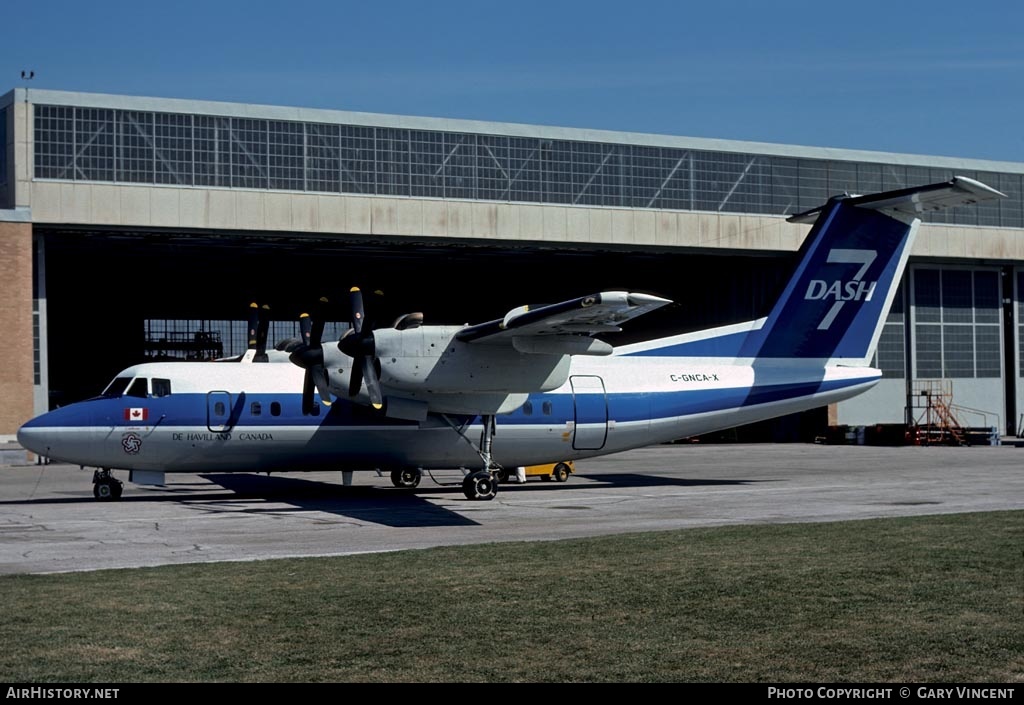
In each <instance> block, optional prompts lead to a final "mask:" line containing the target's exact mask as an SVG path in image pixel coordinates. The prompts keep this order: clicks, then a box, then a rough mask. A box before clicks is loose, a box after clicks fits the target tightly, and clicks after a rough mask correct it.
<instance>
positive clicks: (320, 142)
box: [306, 124, 340, 193]
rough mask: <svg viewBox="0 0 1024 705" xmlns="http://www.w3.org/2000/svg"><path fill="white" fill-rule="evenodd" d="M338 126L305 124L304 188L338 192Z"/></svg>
mask: <svg viewBox="0 0 1024 705" xmlns="http://www.w3.org/2000/svg"><path fill="white" fill-rule="evenodd" d="M338 145H339V142H338V126H337V125H316V124H309V125H306V189H307V190H309V191H326V192H328V193H338V191H339V189H340V186H339V165H338V150H339V146H338Z"/></svg>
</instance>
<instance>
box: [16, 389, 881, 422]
mask: <svg viewBox="0 0 1024 705" xmlns="http://www.w3.org/2000/svg"><path fill="white" fill-rule="evenodd" d="M873 379H874V378H863V379H843V380H834V381H804V382H797V383H788V384H765V385H756V386H754V387H731V388H713V389H696V390H676V391H652V392H632V393H610V394H608V395H607V404H608V418H609V419H614V420H615V421H617V422H619V423H628V422H631V421H648V420H652V421H654V420H658V419H668V418H676V417H680V416H688V415H692V414H702V413H710V412H716V411H722V410H725V409H735V408H744V407H750V406H755V405H758V404H766V403H771V402H777V401H784V400H787V399H795V398H798V397H805V396H810V395H813V394H817V393H821V392H830V391H835V390H839V389H842V388H845V387H851V386H855V385H858V384H863V383H866V382H869V381H873ZM214 403H216V402H213V401H211V400H210V399H208V397H207V395H205V394H174V395H171V396H167V397H160V398H149V399H140V398H136V397H122V398H110V399H93V400H89V401H85V402H80V403H78V404H74V405H71V406H68V407H64V408H62V409H58V410H55V411H53V412H50V413H48V414H44V415H43V416H39V417H37V418H35V419H33V420H31V421H29V422H28V423H26V424H25V427H26V428H62V427H63V428H72V427H79V428H80V427H85V426H111V427H120V426H162V427H187V428H195V427H200V426H207V425H210V426H212V427H216V426H221V425H223V426H228V427H232V426H245V427H247V428H261V427H262V428H268V429H272V428H275V427H283V426H292V427H294V426H309V427H330V428H344V427H350V426H359V427H366V426H385V427H398V426H413V427H415V426H416V423H415V422H412V421H402V420H398V419H391V418H388V417H386V416H384V415H382V414H380V413H378V412H374V411H372V410H370V409H368V408H366V407H364V406H361V405H359V404H354V403H352V402H349V401H346V400H340V399H339V400H337V401H335V402H334V404H332V405H331V406H330V407H329V410H328V409H326V407H325V406H324V405H321V407H320V408H321V414H320V415H319V416H303V415H302V413H301V395H300V394H247V393H242V394H234V395H232V402H231V406H232V408H231V409H230V411H229V413H228V415H226V416H223V417H216V416H214V417H210V416H208V407H209V406H210V405H211V404H214ZM274 404H279V405H280V410H281V412H280V414H279V415H276V416H275V415H273V414H272V413H271V407H272V405H274ZM257 406H258V408H259V414H254V413H253V411H254V410H255V408H256V407H257ZM130 408H145V409H146V414H147V417H146V419H145V421H141V422H129V421H126V420H125V410H126V409H130ZM526 408H531V412H530V413H526ZM325 410H326V411H325ZM544 411H548V413H544ZM574 416H575V407H574V404H573V397H572V395H571V394H553V393H549V394H534V395H531V396H530V404H528V405H525V406H524V407H521V408H520V409H518V410H516V411H515V412H513V413H511V414H502V415H500V416H498V417H497V420H498V424H499V425H532V424H538V423H542V424H551V423H564V422H565V421H573V420H576V419H575V418H574Z"/></svg>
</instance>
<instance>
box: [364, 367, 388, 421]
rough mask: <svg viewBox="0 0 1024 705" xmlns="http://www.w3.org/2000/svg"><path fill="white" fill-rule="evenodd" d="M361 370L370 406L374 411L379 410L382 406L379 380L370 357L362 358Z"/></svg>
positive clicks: (382, 398)
mask: <svg viewBox="0 0 1024 705" xmlns="http://www.w3.org/2000/svg"><path fill="white" fill-rule="evenodd" d="M362 370H363V378H364V379H365V380H366V391H367V393H368V394H369V395H370V404H371V405H372V406H373V408H374V409H380V408H381V407H382V406H384V397H383V396H381V393H380V380H379V379H377V370H376V369H374V366H373V358H372V357H369V356H365V357H363V364H362Z"/></svg>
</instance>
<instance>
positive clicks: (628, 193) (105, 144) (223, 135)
mask: <svg viewBox="0 0 1024 705" xmlns="http://www.w3.org/2000/svg"><path fill="white" fill-rule="evenodd" d="M0 124H2V115H0ZM0 129H2V128H0ZM4 137H5V136H4V135H3V134H2V133H0V163H2V162H3V161H4V159H3V152H4V150H5V149H8V148H7V147H6V143H7V140H9V139H10V135H6V139H5V138H4ZM34 144H35V160H34V165H35V177H36V178H40V179H67V180H79V181H119V182H129V183H157V184H171V185H178V186H191V185H193V184H196V185H201V186H218V187H240V188H273V189H287V190H296V191H321V192H329V193H338V192H339V191H340V192H342V193H364V194H373V193H376V194H381V195H402V196H408V195H420V196H425V197H443V198H459V199H482V200H498V201H504V200H507V201H518V202H533V203H538V202H546V203H572V204H587V205H596V206H631V207H634V208H669V209H681V210H707V211H720V212H743V213H771V214H789V213H793V212H795V211H799V210H803V209H807V208H814V207H817V206H820V205H821V204H822V203H824V202H825V201H826V200H827V198H828V197H829V196H832V195H835V194H837V193H841V192H843V191H851V192H857V193H872V192H875V191H878V190H885V189H896V188H902V187H906V186H912V185H915V184H926V183H934V182H937V181H944V180H946V179H948V178H949V177H950V176H951V175H952V172H951V171H950V170H948V169H939V168H932V167H925V166H907V165H894V164H884V163H879V162H874V163H872V162H856V161H848V160H836V159H824V158H802V159H796V158H788V157H779V156H772V155H766V154H756V153H739V152H720V151H711V150H697V149H682V148H679V147H678V146H674V147H673V146H668V145H666V146H655V145H637V144H626V143H614V142H607V141H604V142H597V141H589V140H554V139H547V138H540V137H536V136H534V137H513V136H505V135H486V134H477V133H473V132H468V133H460V132H448V131H440V130H408V129H401V128H395V127H387V126H381V127H372V126H356V125H337V124H334V125H329V124H317V123H303V122H291V121H280V120H270V119H258V118H250V117H227V116H215V115H191V114H175V113H160V112H155V111H139V110H119V109H109V108H96V107H72V106H54V105H36V106H35V135H34ZM7 157H8V158H10V154H9V153H8V154H7ZM959 173H960V174H962V175H963V176H968V177H971V178H978V179H979V180H981V181H983V182H985V183H988V184H989V185H991V186H993V187H994V188H997V189H999V190H1000V191H1002V192H1004V193H1006V194H1008V196H1009V198H1007V199H1005V200H1002V201H998V202H991V203H983V204H978V205H976V206H970V207H961V208H953V209H949V210H944V211H937V212H933V213H928V214H926V216H925V218H924V220H925V221H927V222H937V223H960V224H968V225H991V226H1003V227H1021V224H1022V223H1024V200H1022V191H1024V186H1022V181H1021V175H1020V174H1013V173H1010V174H1007V173H993V172H973V171H970V170H967V171H963V170H961V171H960V172H959ZM5 175H6V174H5V172H4V170H3V169H0V183H3V178H4V176H5Z"/></svg>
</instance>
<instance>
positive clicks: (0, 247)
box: [0, 221, 33, 437]
mask: <svg viewBox="0 0 1024 705" xmlns="http://www.w3.org/2000/svg"><path fill="white" fill-rule="evenodd" d="M0 294H2V295H0V331H3V335H0V400H2V402H3V403H0V437H3V436H10V435H12V434H14V433H15V432H16V431H17V430H18V426H20V425H21V424H22V423H24V422H25V421H27V420H28V419H29V418H31V417H32V415H33V368H32V225H31V223H19V222H3V221H0Z"/></svg>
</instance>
